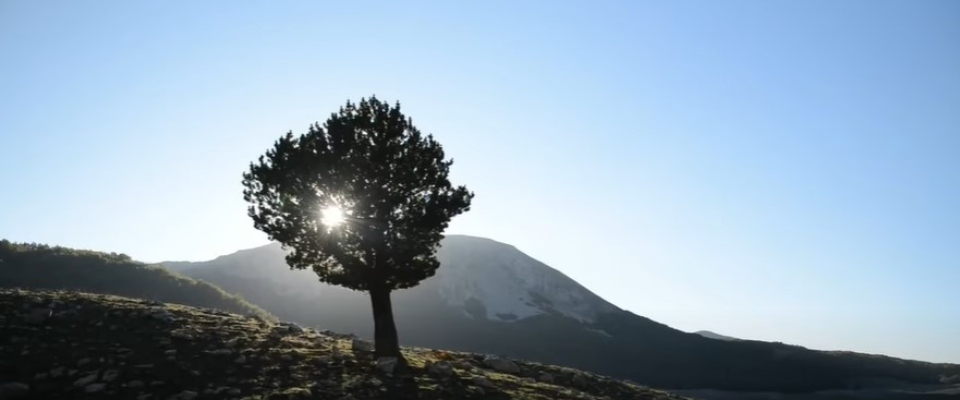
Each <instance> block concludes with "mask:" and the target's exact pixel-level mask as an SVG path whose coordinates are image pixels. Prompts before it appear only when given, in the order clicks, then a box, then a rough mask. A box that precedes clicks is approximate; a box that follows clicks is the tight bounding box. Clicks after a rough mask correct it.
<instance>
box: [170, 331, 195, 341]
mask: <svg viewBox="0 0 960 400" xmlns="http://www.w3.org/2000/svg"><path fill="white" fill-rule="evenodd" d="M170 336H171V337H175V338H177V339H184V340H193V335H191V334H190V332H187V331H185V330H183V329H177V330H173V331H170Z"/></svg>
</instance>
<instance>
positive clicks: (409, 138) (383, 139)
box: [243, 96, 473, 364]
mask: <svg viewBox="0 0 960 400" xmlns="http://www.w3.org/2000/svg"><path fill="white" fill-rule="evenodd" d="M452 164H453V160H446V159H444V153H443V148H442V147H441V146H440V143H438V142H437V141H435V140H434V139H433V136H432V135H429V134H428V135H426V136H424V135H422V134H421V133H420V131H419V130H417V128H416V127H415V126H414V125H413V120H411V119H409V118H407V117H406V116H404V114H403V113H401V112H400V103H399V102H398V103H396V105H395V106H393V107H391V106H390V105H389V104H387V103H385V102H381V101H380V100H378V99H377V98H376V97H375V96H373V97H370V99H369V100H367V99H361V100H360V103H359V104H355V103H351V102H350V101H347V103H346V105H345V106H343V107H341V108H340V110H339V112H337V113H333V114H332V115H331V116H330V118H329V119H327V121H326V123H325V124H324V125H323V126H320V125H319V124H318V123H314V124H313V125H311V126H310V128H309V130H308V131H307V132H306V133H304V134H301V135H299V136H294V135H293V132H292V131H290V132H287V134H286V135H284V136H282V137H281V138H280V139H278V140H277V141H276V142H275V143H274V145H273V148H271V149H269V150H267V152H266V154H264V155H261V156H260V158H259V159H258V160H257V161H256V162H253V163H251V164H250V169H249V171H247V172H244V174H243V185H244V191H243V198H244V200H246V201H247V202H248V203H250V206H249V208H248V214H249V216H250V217H251V218H252V219H253V222H254V226H255V227H256V228H257V229H259V230H261V231H263V232H265V233H266V234H267V235H268V236H269V237H270V239H272V240H275V241H278V242H280V243H281V244H282V245H283V246H284V247H285V248H287V249H290V250H291V251H290V253H289V254H288V255H287V257H286V260H287V264H289V265H290V267H291V268H297V269H312V270H313V271H314V272H316V273H317V276H319V277H320V280H321V281H323V282H328V283H331V284H335V285H340V286H344V287H347V288H349V289H353V290H360V291H366V292H368V293H369V294H370V300H371V304H372V306H373V320H374V332H375V333H374V338H375V346H376V355H377V356H378V357H397V359H398V361H400V363H401V364H403V363H405V361H404V359H403V357H402V356H401V354H400V343H399V340H398V337H397V329H396V325H395V324H394V320H393V308H392V305H391V303H390V293H391V292H392V291H394V290H397V289H405V288H410V287H413V286H416V285H417V284H418V283H419V282H420V281H422V280H424V279H426V278H428V277H430V276H433V275H434V273H436V270H437V268H438V267H439V266H440V263H439V261H437V259H436V255H435V253H436V249H437V247H438V246H439V243H440V240H441V239H442V238H443V234H442V233H443V231H444V229H446V227H447V225H448V224H449V222H450V219H451V218H453V217H454V216H456V215H459V214H461V213H463V212H465V211H468V210H469V209H470V201H471V200H472V199H473V193H471V192H469V191H468V190H467V188H466V187H465V186H456V187H454V186H453V185H451V183H450V181H449V180H448V178H447V175H448V173H449V171H450V166H451V165H452Z"/></svg>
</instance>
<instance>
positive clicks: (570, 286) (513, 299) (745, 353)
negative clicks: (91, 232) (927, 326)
mask: <svg viewBox="0 0 960 400" xmlns="http://www.w3.org/2000/svg"><path fill="white" fill-rule="evenodd" d="M284 254H285V253H284V250H283V249H282V248H281V247H280V246H279V245H277V244H270V245H267V246H264V247H259V248H255V249H248V250H243V251H239V252H237V253H234V254H230V255H226V256H221V257H218V258H216V259H214V260H211V261H208V262H200V263H194V264H193V265H192V266H188V265H182V264H181V265H179V266H178V268H180V269H181V270H182V272H183V273H184V274H185V275H187V276H190V277H193V278H196V279H200V280H205V281H208V282H211V283H214V284H216V285H218V286H220V287H222V288H224V289H225V290H227V291H229V292H232V293H237V294H239V295H242V296H243V297H245V298H246V299H248V300H249V301H251V302H253V303H255V304H258V305H260V306H262V307H263V308H265V309H267V310H269V311H270V312H272V313H274V314H276V315H277V316H279V317H280V318H283V319H285V320H290V321H295V322H298V323H301V324H304V325H310V326H317V327H321V328H324V329H331V330H335V331H343V332H355V333H357V334H358V335H360V336H362V337H367V338H369V337H371V336H372V334H371V333H372V316H371V313H370V305H369V300H368V298H367V297H366V296H365V295H364V293H362V292H355V291H350V290H347V289H344V288H340V287H335V286H330V285H326V284H322V283H320V282H318V280H317V278H316V277H315V276H314V275H313V273H312V272H310V271H290V270H289V267H288V266H287V265H286V264H285V262H284V259H283V256H284ZM437 257H438V258H439V260H440V262H441V267H440V269H439V270H438V271H437V274H436V275H435V276H433V277H431V278H429V279H427V280H425V281H424V282H422V283H421V284H420V285H419V286H417V287H415V288H412V289H407V290H401V291H398V292H396V293H395V294H394V296H393V305H394V311H395V317H396V320H397V325H398V329H399V332H400V340H401V342H402V343H403V344H404V345H408V346H423V347H432V348H443V349H452V350H461V351H473V352H482V353H491V354H500V355H505V356H510V357H515V358H522V359H527V360H534V361H538V362H544V363H549V364H558V365H565V366H570V367H575V368H580V369H584V370H589V371H593V372H596V373H601V374H605V375H611V376H616V377H621V378H626V379H631V380H634V381H636V382H639V383H642V384H645V385H650V386H654V387H664V388H672V389H703V388H713V389H722V390H740V391H778V392H803V391H814V390H824V389H845V388H850V387H867V386H872V385H875V384H876V383H877V382H884V384H894V385H895V384H898V383H904V384H906V383H918V384H932V385H937V384H940V383H941V379H943V377H945V376H947V377H949V376H954V375H957V374H960V366H958V365H948V364H931V363H924V362H919V361H907V360H899V359H894V358H890V357H884V356H875V355H867V354H856V353H848V352H822V351H814V350H809V349H805V348H803V347H799V346H791V345H785V344H781V343H768V342H759V341H750V340H737V341H724V340H716V339H712V338H706V337H703V336H701V335H699V334H693V333H686V332H682V331H679V330H676V329H673V328H671V327H669V326H666V325H663V324H660V323H658V322H655V321H652V320H650V319H648V318H645V317H642V316H639V315H636V314H633V313H631V312H629V311H626V310H622V309H620V308H618V307H616V306H614V305H612V304H610V303H609V302H606V301H604V300H603V299H602V298H600V297H599V296H597V295H596V294H594V293H592V292H590V291H589V290H588V289H586V288H584V287H582V286H581V285H579V284H577V283H576V282H575V281H573V280H572V279H570V278H569V277H567V276H565V275H564V274H562V273H561V272H559V271H557V270H554V269H552V268H550V267H549V266H547V265H545V264H543V263H541V262H539V261H537V260H534V259H533V258H531V257H529V256H527V255H525V254H523V253H522V252H520V251H519V250H517V249H516V248H514V247H513V246H510V245H506V244H503V243H498V242H495V241H493V240H489V239H483V238H476V237H469V236H455V235H451V236H448V237H447V238H445V239H444V241H443V242H442V244H441V247H440V249H439V250H438V253H437ZM663 301H670V299H669V298H667V299H664V300H663Z"/></svg>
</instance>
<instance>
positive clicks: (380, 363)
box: [377, 357, 399, 375]
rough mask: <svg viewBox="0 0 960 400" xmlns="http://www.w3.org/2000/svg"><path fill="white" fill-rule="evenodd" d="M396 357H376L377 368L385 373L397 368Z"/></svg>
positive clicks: (388, 373)
mask: <svg viewBox="0 0 960 400" xmlns="http://www.w3.org/2000/svg"><path fill="white" fill-rule="evenodd" d="M398 361H399V360H397V357H380V358H378V359H377V369H378V370H380V372H383V373H385V374H387V375H390V374H392V373H393V370H394V369H396V368H397V362H398Z"/></svg>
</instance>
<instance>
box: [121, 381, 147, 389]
mask: <svg viewBox="0 0 960 400" xmlns="http://www.w3.org/2000/svg"><path fill="white" fill-rule="evenodd" d="M124 386H126V387H128V388H138V387H143V381H139V380H138V381H130V382H127V384H126V385H124Z"/></svg>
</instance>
